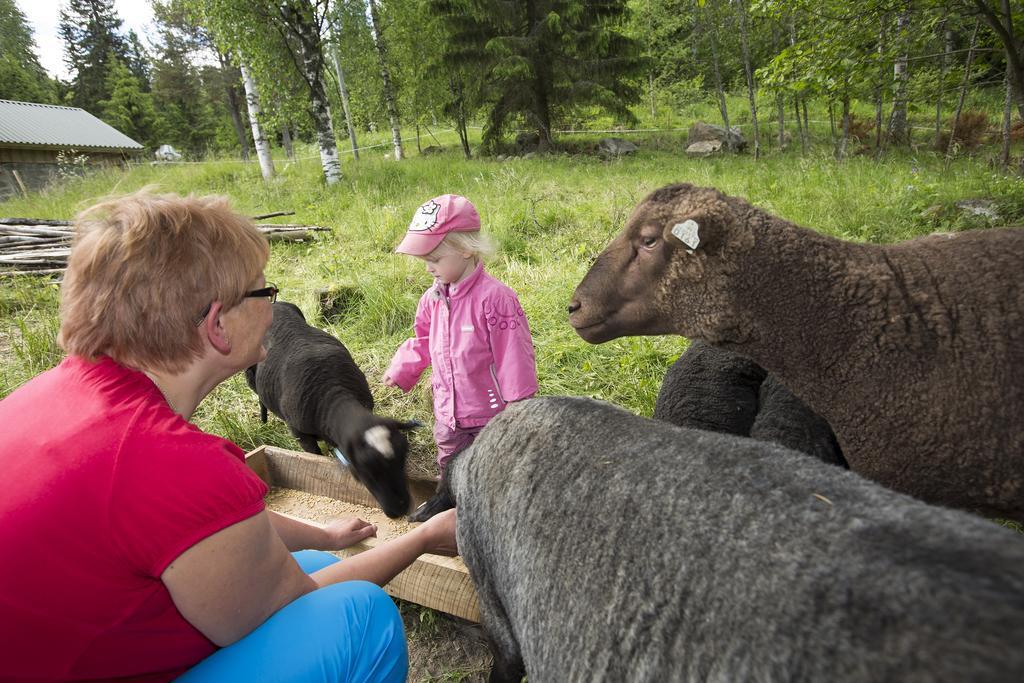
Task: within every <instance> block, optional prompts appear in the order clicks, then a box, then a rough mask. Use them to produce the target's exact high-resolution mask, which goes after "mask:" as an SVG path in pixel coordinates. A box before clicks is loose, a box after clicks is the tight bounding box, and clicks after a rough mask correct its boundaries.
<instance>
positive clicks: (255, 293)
mask: <svg viewBox="0 0 1024 683" xmlns="http://www.w3.org/2000/svg"><path fill="white" fill-rule="evenodd" d="M280 292H281V290H280V289H278V288H277V285H275V284H272V283H269V282H268V283H267V286H266V287H260V288H259V289H254V290H251V291H249V292H246V293H245V294H243V295H242V298H243V299H248V298H250V297H253V298H257V299H260V298H262V297H269V298H270V303H275V302H276V301H277V295H278V294H279V293H280ZM212 306H213V302H212V301H211V302H210V303H208V304H206V308H204V309H203V312H202V314H201V315H200V316H199V318H198V319H197V320H196V327H199V326H200V325H202V324H203V321H204V320H206V316H208V315H210V308H211V307H212Z"/></svg>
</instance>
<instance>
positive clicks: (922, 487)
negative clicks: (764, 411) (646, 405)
mask: <svg viewBox="0 0 1024 683" xmlns="http://www.w3.org/2000/svg"><path fill="white" fill-rule="evenodd" d="M569 310H570V322H571V324H572V325H573V326H574V327H575V328H576V330H577V332H578V333H579V334H580V335H581V336H582V337H583V338H584V339H586V340H587V341H589V342H592V343H600V342H603V341H607V340H609V339H614V338H615V337H619V336H623V335H629V334H666V333H676V334H681V335H684V336H686V337H689V338H690V339H703V340H705V341H707V342H709V343H711V344H714V345H716V346H721V347H723V348H726V349H729V350H731V351H736V352H738V353H742V354H743V355H745V356H748V357H750V358H751V359H752V360H754V361H755V362H756V363H757V364H758V365H760V366H761V367H763V368H765V369H766V370H767V371H768V372H770V373H771V374H773V375H775V376H776V377H777V378H778V379H779V380H780V381H781V382H782V383H783V384H784V385H785V386H786V387H788V388H789V389H791V390H792V391H793V393H794V394H796V395H797V396H798V397H800V399H801V400H803V401H805V402H806V403H807V404H808V405H809V406H810V407H811V408H812V409H814V410H815V411H816V412H817V413H818V414H819V415H821V416H822V417H823V418H825V419H826V420H827V421H828V424H829V425H831V427H832V429H833V430H834V431H835V433H836V436H837V438H838V440H839V444H840V446H841V447H842V450H843V454H844V456H845V457H846V460H847V462H848V463H849V464H850V467H851V468H852V469H853V470H854V471H856V472H859V473H861V474H863V475H865V476H867V477H869V478H871V479H874V480H875V481H878V482H880V483H882V484H884V485H886V486H890V487H892V488H894V489H897V490H899V491H903V492H905V493H909V494H911V495H915V496H918V497H920V498H922V499H924V500H926V501H929V502H934V503H941V504H944V505H951V506H955V507H960V508H965V509H968V510H975V511H979V512H982V513H986V514H994V515H999V516H1004V517H1009V518H1012V519H1018V520H1020V519H1024V230H1021V229H996V230H980V231H973V232H966V233H959V234H956V235H942V236H930V237H923V238H920V239H914V240H910V241H908V242H904V243H900V244H894V245H888V246H879V245H873V244H854V243H849V242H843V241H841V240H838V239H835V238H832V237H828V236H826V235H822V234H819V233H816V232H814V231H812V230H807V229H804V228H800V227H797V226H795V225H793V224H792V223H789V222H787V221H785V220H783V219H781V218H777V217H775V216H772V215H771V214H769V213H767V212H765V211H762V210H760V209H758V208H756V207H754V206H751V205H750V204H748V203H747V202H745V201H743V200H742V199H738V198H736V197H727V196H725V195H723V194H721V193H720V192H718V191H717V190H714V189H711V188H700V187H694V186H692V185H673V186H670V187H665V188H662V189H660V190H657V191H656V192H654V193H652V194H651V195H650V196H648V197H647V198H646V199H644V200H643V201H642V202H641V203H640V204H639V205H638V206H637V208H636V209H635V210H634V211H633V213H632V215H631V216H630V217H629V220H628V221H627V223H626V226H625V228H624V230H623V231H622V233H621V234H619V236H618V237H616V238H615V239H614V240H613V241H612V243H611V244H610V245H609V246H608V248H607V249H605V251H604V252H603V253H602V254H601V255H600V256H599V257H598V258H597V260H596V261H595V263H594V265H593V267H592V268H591V269H590V272H589V273H587V275H586V277H585V278H584V279H583V281H582V282H581V283H580V284H579V286H578V287H577V289H576V293H575V295H574V298H573V301H572V302H571V303H570V306H569Z"/></svg>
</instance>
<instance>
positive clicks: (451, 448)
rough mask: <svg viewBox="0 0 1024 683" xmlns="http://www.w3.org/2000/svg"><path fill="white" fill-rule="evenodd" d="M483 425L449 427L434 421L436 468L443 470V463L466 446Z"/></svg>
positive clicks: (471, 441) (445, 463)
mask: <svg viewBox="0 0 1024 683" xmlns="http://www.w3.org/2000/svg"><path fill="white" fill-rule="evenodd" d="M481 429H483V426H482V425H481V426H479V427H456V428H455V429H449V428H448V425H446V424H442V423H440V422H438V421H436V420H435V421H434V441H436V442H437V469H438V471H439V472H444V468H445V465H447V464H448V461H449V460H451V458H452V456H453V455H455V454H456V453H458V452H459V451H461V450H462V449H464V448H467V447H468V446H469V445H470V444H471V443H473V441H474V440H475V439H476V435H477V434H479V433H480V430H481Z"/></svg>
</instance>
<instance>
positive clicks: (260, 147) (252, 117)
mask: <svg viewBox="0 0 1024 683" xmlns="http://www.w3.org/2000/svg"><path fill="white" fill-rule="evenodd" d="M238 68H239V70H240V71H241V72H242V84H243V85H244V87H245V104H246V109H247V110H248V112H249V125H250V126H252V139H253V144H254V146H255V147H256V158H257V159H259V161H260V173H262V174H263V179H264V180H270V179H271V178H273V177H274V160H273V159H272V158H271V157H270V144H269V143H268V142H267V138H266V137H265V136H264V135H263V127H262V126H261V125H260V94H259V91H258V90H257V89H256V80H255V79H254V78H253V76H252V70H251V69H249V67H248V66H247V65H246V64H245V62H244V61H242V62H240V63H239V65H238Z"/></svg>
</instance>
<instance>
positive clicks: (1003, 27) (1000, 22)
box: [974, 0, 1024, 118]
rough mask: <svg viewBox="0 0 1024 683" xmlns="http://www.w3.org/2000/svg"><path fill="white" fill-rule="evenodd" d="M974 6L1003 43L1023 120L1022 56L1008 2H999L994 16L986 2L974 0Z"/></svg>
mask: <svg viewBox="0 0 1024 683" xmlns="http://www.w3.org/2000/svg"><path fill="white" fill-rule="evenodd" d="M974 5H975V6H976V7H977V8H978V10H980V13H981V18H982V19H984V20H985V23H987V24H988V25H989V27H990V28H991V29H992V30H993V31H994V32H995V34H996V35H997V36H998V37H999V40H1000V41H1001V42H1002V43H1003V50H1004V51H1005V52H1006V63H1007V64H1008V65H1009V68H1010V80H1011V81H1012V82H1013V92H1014V96H1015V98H1016V100H1017V110H1018V112H1019V113H1020V115H1021V118H1024V55H1022V54H1021V45H1020V42H1019V41H1018V40H1017V36H1016V34H1015V33H1014V30H1013V13H1012V11H1011V8H1010V0H1000V12H999V14H996V11H995V10H994V8H992V7H991V6H990V5H989V4H988V2H986V0H974Z"/></svg>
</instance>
